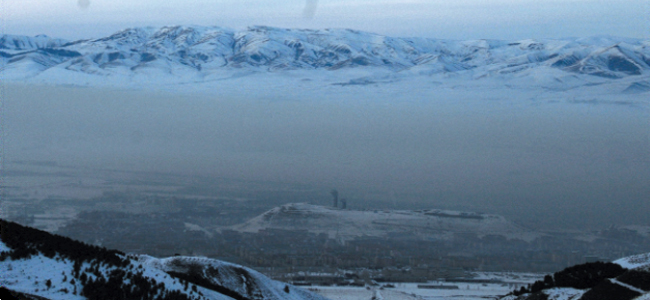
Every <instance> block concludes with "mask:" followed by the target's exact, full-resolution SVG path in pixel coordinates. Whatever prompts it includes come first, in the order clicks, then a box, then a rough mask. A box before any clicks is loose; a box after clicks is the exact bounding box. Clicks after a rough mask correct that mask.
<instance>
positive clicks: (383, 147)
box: [0, 27, 650, 229]
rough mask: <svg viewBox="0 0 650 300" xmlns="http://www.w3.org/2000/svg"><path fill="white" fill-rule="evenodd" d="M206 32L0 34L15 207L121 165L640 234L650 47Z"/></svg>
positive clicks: (374, 203)
mask: <svg viewBox="0 0 650 300" xmlns="http://www.w3.org/2000/svg"><path fill="white" fill-rule="evenodd" d="M210 30H212V29H206V28H199V29H194V30H192V28H189V29H188V28H176V27H174V28H164V29H161V30H159V31H156V30H153V29H137V30H135V29H134V30H126V31H124V32H121V33H118V34H116V35H112V36H110V37H107V38H105V39H97V40H92V41H85V40H82V41H75V42H68V41H60V40H56V39H50V38H46V37H39V38H27V37H16V36H4V37H3V43H4V44H3V45H4V46H3V47H4V48H3V49H2V50H1V51H2V53H4V54H3V56H2V63H3V64H2V71H0V76H4V77H5V78H6V79H8V80H9V81H10V82H9V83H7V81H3V82H4V85H3V110H4V111H3V126H4V137H3V139H4V141H3V146H4V153H3V159H4V174H3V177H4V180H5V182H6V183H7V185H6V186H5V187H3V193H4V194H5V195H6V196H7V198H11V197H13V198H21V197H24V198H28V199H29V198H47V196H46V195H47V188H46V187H44V186H45V185H47V186H52V184H53V182H54V185H56V182H75V183H76V184H77V185H79V186H82V187H83V186H84V185H85V183H84V179H88V176H87V174H88V173H93V172H94V173H95V174H100V173H101V172H99V171H98V170H104V171H106V170H113V171H115V170H117V171H129V172H142V173H139V174H141V175H139V176H140V177H141V178H146V177H147V176H154V177H155V176H157V175H159V174H161V173H162V174H172V175H174V176H180V177H183V178H186V179H188V178H190V179H188V180H192V179H196V180H197V182H206V181H210V179H213V180H218V179H223V178H227V179H236V180H240V181H242V182H251V183H252V182H267V183H268V182H272V183H277V184H278V186H282V185H283V184H301V185H303V186H306V187H307V188H306V189H311V190H314V191H324V193H322V195H323V196H310V197H309V198H305V199H302V200H300V201H298V202H309V203H312V204H326V203H328V201H329V199H328V196H327V191H328V190H329V189H331V188H337V189H338V190H339V191H341V193H342V194H343V193H344V194H345V197H346V198H348V203H349V206H350V207H356V208H374V207H384V208H393V209H402V208H440V209H458V210H468V211H478V212H485V213H494V214H500V215H503V216H505V217H507V218H508V219H509V220H513V221H515V222H519V223H522V224H524V225H526V226H531V227H537V228H547V229H548V228H553V229H557V228H572V229H578V228H584V227H587V228H602V227H604V226H609V225H611V224H620V225H639V224H648V222H649V221H650V219H649V218H648V216H647V214H645V213H644V212H646V211H648V209H650V207H648V205H650V204H648V203H649V202H648V201H647V195H649V194H650V187H649V186H648V185H647V182H649V181H650V157H649V155H648V150H649V149H650V140H649V138H648V136H649V134H650V133H649V128H650V124H649V121H648V120H649V118H648V116H649V110H648V100H647V98H648V97H647V96H648V90H649V89H650V88H648V86H649V85H648V82H650V81H648V68H649V67H648V61H650V60H648V57H650V55H648V54H647V53H648V51H647V41H642V40H633V39H618V38H593V39H573V40H569V39H567V40H556V41H532V40H526V41H512V42H506V41H466V42H452V41H435V40H423V39H410V40H409V39H396V38H387V37H381V36H378V35H373V34H368V33H362V32H356V31H333V32H329V31H299V30H298V31H296V30H294V31H291V30H282V29H273V28H266V27H253V28H251V29H249V30H248V31H246V32H243V33H242V32H239V33H231V32H229V31H227V30H224V31H223V32H222V34H221V35H216V36H215V35H212V36H211V35H210V33H211V32H213V31H210ZM188 32H189V33H188ZM228 39H232V41H230V40H228ZM291 40H294V41H295V42H296V43H294V44H290V43H288V41H291ZM205 41H207V42H205ZM298 42H300V45H301V46H297V45H299V44H298ZM379 42H381V43H379ZM229 43H233V45H234V46H233V45H231V46H233V48H232V49H231V48H228V47H225V48H223V47H221V46H219V45H222V46H223V45H230V44H229ZM237 45H239V46H237ZM291 45H293V46H291ZM373 45H374V46H373ZM217 46H219V47H217ZM235 46H236V47H235ZM220 47H221V48H220ZM238 47H239V48H238ZM300 47H302V48H304V49H303V50H300V49H299V48H300ZM409 47H410V48H409ZM222 48H223V49H222ZM206 49H207V50H206ZM215 49H216V50H215ZM233 49H234V50H233ZM287 49H293V50H291V51H293V52H291V51H289V50H287ZM305 49H306V50H305ZM408 49H411V52H409V51H407V50H408ZM208 50H209V51H208ZM217 50H218V51H222V52H223V53H221V52H218V51H217ZM373 50H376V51H374V52H373ZM182 51H185V52H182ZM229 51H230V52H229ZM233 51H234V52H233ZM236 51H240V52H236ZM427 51H429V52H427ZM202 53H203V54H205V53H207V54H206V56H205V57H203V56H201V55H202ZM215 53H216V54H215ZM208 54H209V55H208ZM217 54H218V55H217ZM222 54H223V55H222ZM220 55H221V56H220ZM425 58H426V59H425ZM382 59H383V60H382ZM224 64H225V65H224ZM39 166H41V167H40V168H39ZM44 166H47V168H46V167H44ZM48 168H49V169H48ZM95 171H97V172H95ZM80 174H85V175H80ZM154 174H156V175H154ZM97 176H99V177H101V176H100V175H97ZM52 178H63V179H62V180H61V181H56V180H53V179H52ZM130 178H132V177H130ZM199 178H200V179H199ZM104 179H106V178H104ZM57 180H58V179H57ZM70 180H72V181H70ZM86 182H88V181H86ZM184 184H185V183H182V184H179V185H180V186H181V187H182V186H183V185H184ZM242 186H243V187H242V190H245V189H246V188H245V184H243V185H242ZM179 188H180V187H179ZM89 190H94V191H95V193H96V194H95V195H97V194H101V192H103V191H104V190H102V188H101V187H96V186H95V187H94V188H87V189H85V190H84V191H86V192H88V191H89ZM39 191H40V192H39ZM44 193H45V194H44ZM89 194H92V193H86V194H84V196H78V197H81V198H83V197H86V196H88V195H89ZM316 194H318V193H314V194H312V195H316ZM59 196H60V195H59ZM214 196H219V195H218V192H215V195H214ZM66 197H75V196H74V195H73V196H66ZM278 202H279V200H278ZM271 207H272V205H270V206H269V207H268V208H271ZM603 222H606V224H604V223H603Z"/></svg>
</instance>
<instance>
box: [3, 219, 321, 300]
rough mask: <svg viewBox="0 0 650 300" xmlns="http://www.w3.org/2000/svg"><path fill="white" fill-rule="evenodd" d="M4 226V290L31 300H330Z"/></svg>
mask: <svg viewBox="0 0 650 300" xmlns="http://www.w3.org/2000/svg"><path fill="white" fill-rule="evenodd" d="M0 226H1V230H2V235H1V239H2V240H1V242H0V269H1V270H2V272H0V285H1V286H3V287H5V288H6V289H8V290H9V291H11V292H12V293H13V294H14V295H16V296H20V297H24V298H27V299H193V300H194V299H224V300H226V299H236V300H248V299H250V300H252V299H294V300H299V299H301V300H302V299H305V300H306V299H309V300H324V299H325V298H323V297H321V296H318V295H316V294H313V293H310V292H307V291H304V290H301V289H298V288H295V287H293V286H291V285H287V284H284V283H281V282H277V281H273V280H270V279H268V278H267V277H266V276H264V275H262V274H260V273H258V272H256V271H253V270H251V269H248V268H245V267H242V266H238V265H234V264H229V263H225V262H221V261H217V260H213V259H207V258H197V257H172V258H166V259H158V258H154V257H150V256H145V255H126V254H124V253H121V252H119V251H114V250H107V249H105V248H100V247H97V246H90V245H87V244H83V243H81V242H77V241H74V240H71V239H69V238H66V237H62V236H58V235H52V234H49V233H47V232H44V231H40V230H36V229H32V228H29V227H24V226H21V225H18V224H16V223H12V222H7V221H4V220H0ZM2 299H4V297H3V298H2Z"/></svg>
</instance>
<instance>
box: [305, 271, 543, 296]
mask: <svg viewBox="0 0 650 300" xmlns="http://www.w3.org/2000/svg"><path fill="white" fill-rule="evenodd" d="M474 275H476V277H475V279H492V280H499V281H501V282H498V283H465V282H444V281H431V282H428V283H426V285H442V286H457V287H458V289H427V288H418V285H423V283H393V285H394V286H395V287H394V288H388V287H384V288H381V287H379V286H377V287H337V286H314V287H311V288H309V290H311V291H314V292H316V293H318V294H321V295H323V296H325V297H327V298H329V299H332V300H339V299H340V300H368V299H372V297H377V299H384V300H392V299H395V300H442V299H463V300H478V299H496V298H498V297H500V296H503V295H506V294H508V293H510V292H512V291H513V290H514V289H515V288H518V287H521V286H523V285H526V284H528V283H533V282H535V281H536V280H540V279H542V277H543V276H544V274H531V273H485V272H478V273H475V274H474Z"/></svg>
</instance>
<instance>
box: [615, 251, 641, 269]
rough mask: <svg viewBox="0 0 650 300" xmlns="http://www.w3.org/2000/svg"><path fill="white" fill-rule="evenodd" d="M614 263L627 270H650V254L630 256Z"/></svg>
mask: <svg viewBox="0 0 650 300" xmlns="http://www.w3.org/2000/svg"><path fill="white" fill-rule="evenodd" d="M614 263H616V264H619V265H620V266H621V267H623V268H626V269H648V268H650V253H644V254H638V255H633V256H628V257H625V258H621V259H618V260H616V261H614Z"/></svg>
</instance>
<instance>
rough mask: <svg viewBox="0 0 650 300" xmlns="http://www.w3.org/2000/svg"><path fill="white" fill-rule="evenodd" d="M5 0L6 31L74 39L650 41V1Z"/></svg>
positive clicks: (1, 11)
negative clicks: (349, 33)
mask: <svg viewBox="0 0 650 300" xmlns="http://www.w3.org/2000/svg"><path fill="white" fill-rule="evenodd" d="M0 1H1V2H0V6H1V7H0V19H1V22H2V24H1V31H2V33H6V34H24V35H37V34H47V35H49V36H53V37H61V38H67V39H78V38H97V37H102V36H106V35H108V34H111V33H114V32H116V31H118V30H121V29H124V28H128V27H137V26H164V25H204V26H222V27H229V28H233V29H242V28H245V27H246V26H249V25H268V26H276V27H289V28H352V29H358V30H364V31H370V32H375V33H379V34H385V35H389V36H399V37H406V36H420V37H430V38H441V39H483V38H487V39H507V40H512V39H524V38H561V37H585V36H594V35H615V36H623V37H634V38H643V39H650V1H648V0H456V1H448V0H266V1H261V0H184V1H177V0H168V1H152V0H140V1H126V0H0Z"/></svg>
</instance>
